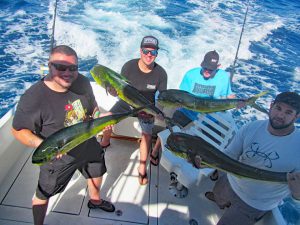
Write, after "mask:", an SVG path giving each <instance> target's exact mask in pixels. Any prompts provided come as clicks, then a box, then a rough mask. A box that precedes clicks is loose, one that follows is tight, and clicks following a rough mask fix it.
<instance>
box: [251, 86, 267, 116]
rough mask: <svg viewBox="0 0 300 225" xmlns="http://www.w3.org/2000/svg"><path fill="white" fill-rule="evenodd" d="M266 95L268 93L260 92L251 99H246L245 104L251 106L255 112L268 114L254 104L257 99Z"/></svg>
mask: <svg viewBox="0 0 300 225" xmlns="http://www.w3.org/2000/svg"><path fill="white" fill-rule="evenodd" d="M267 93H268V91H263V92H261V93H259V94H257V95H254V96H253V97H251V98H248V99H247V102H248V103H249V105H251V106H252V107H253V108H255V109H256V110H258V111H260V112H263V113H266V114H268V113H269V112H268V111H267V110H266V109H265V108H263V107H261V106H259V105H257V104H256V103H255V101H256V100H257V99H258V98H260V97H261V96H263V95H265V94H267Z"/></svg>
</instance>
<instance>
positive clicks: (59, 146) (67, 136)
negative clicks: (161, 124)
mask: <svg viewBox="0 0 300 225" xmlns="http://www.w3.org/2000/svg"><path fill="white" fill-rule="evenodd" d="M143 108H144V107H142V108H137V109H134V110H131V111H128V112H125V113H118V114H112V115H108V116H104V117H100V118H97V119H92V120H89V121H85V122H80V123H77V124H74V125H72V126H69V127H65V128H62V129H60V130H58V131H56V132H55V133H53V134H52V135H50V136H49V137H47V138H46V139H45V140H44V141H43V142H42V143H41V144H40V145H39V146H38V148H37V149H36V150H35V151H34V153H33V155H32V163H33V164H36V165H42V164H44V163H46V162H48V161H50V160H51V159H53V158H54V157H55V156H56V155H57V154H65V153H67V152H69V151H70V150H72V149H73V148H75V147H76V146H78V145H79V144H81V143H83V142H84V141H86V140H88V139H90V138H92V137H93V136H95V135H96V134H98V133H99V132H100V131H101V130H103V129H104V128H105V127H106V126H108V125H114V124H117V123H118V122H120V121H121V120H123V119H125V118H126V117H128V116H130V115H133V114H135V113H137V112H138V111H140V110H141V109H143Z"/></svg>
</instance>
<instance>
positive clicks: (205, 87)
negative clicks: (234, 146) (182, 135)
mask: <svg viewBox="0 0 300 225" xmlns="http://www.w3.org/2000/svg"><path fill="white" fill-rule="evenodd" d="M219 67H220V64H219V54H218V53H217V52H216V51H215V50H214V51H209V52H207V53H206V54H205V56H204V59H203V60H202V62H201V67H197V68H194V69H191V70H189V71H188V72H187V73H186V74H185V75H184V77H183V79H182V81H181V84H180V86H179V89H180V90H184V91H188V92H190V93H192V94H194V95H197V96H200V97H205V98H215V99H220V98H234V97H235V95H234V94H233V93H232V91H231V84H230V76H229V74H228V73H227V72H225V71H224V70H222V69H219ZM198 114H199V113H198V112H194V111H192V110H188V109H184V108H181V109H178V110H177V111H175V113H174V114H173V120H174V121H175V122H177V123H178V124H180V125H181V126H183V127H184V126H186V125H187V124H189V123H190V122H192V121H194V120H197V119H198ZM160 148H161V145H160V140H159V139H158V140H157V143H156V145H155V147H154V148H153V151H152V155H151V157H152V158H157V156H158V152H159V150H160ZM211 178H212V179H213V180H215V179H216V178H217V173H214V175H212V177H211Z"/></svg>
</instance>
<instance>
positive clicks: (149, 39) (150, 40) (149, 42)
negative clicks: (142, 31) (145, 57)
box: [141, 36, 158, 49]
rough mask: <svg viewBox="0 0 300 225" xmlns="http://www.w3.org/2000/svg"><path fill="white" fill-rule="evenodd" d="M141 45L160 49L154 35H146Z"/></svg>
mask: <svg viewBox="0 0 300 225" xmlns="http://www.w3.org/2000/svg"><path fill="white" fill-rule="evenodd" d="M141 47H144V48H147V47H149V48H155V49H158V40H157V39H156V38H155V37H153V36H146V37H144V38H143V40H142V43H141Z"/></svg>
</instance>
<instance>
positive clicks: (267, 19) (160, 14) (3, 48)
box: [0, 0, 300, 125]
mask: <svg viewBox="0 0 300 225" xmlns="http://www.w3.org/2000/svg"><path fill="white" fill-rule="evenodd" d="M57 4H58V7H57V17H56V26H55V30H54V38H55V43H56V44H67V45H70V46H72V47H73V48H74V49H75V50H76V51H77V52H78V55H79V58H80V62H79V64H80V72H81V73H83V74H84V75H86V76H88V77H89V78H90V79H91V80H92V78H91V76H90V74H89V70H90V69H91V68H92V67H93V65H95V64H96V63H101V64H104V65H106V66H108V67H110V68H112V69H114V70H116V71H120V69H121V66H122V65H123V63H124V62H126V61H127V60H129V59H131V58H134V57H138V56H139V52H138V51H139V45H140V41H141V39H142V37H143V36H145V35H154V36H156V37H157V38H158V39H159V41H160V46H161V50H160V51H159V56H158V58H157V62H158V63H159V64H161V65H162V66H163V67H164V68H165V69H166V71H167V72H168V76H169V84H168V87H169V88H177V87H178V85H179V82H180V80H181V78H182V76H183V75H184V73H185V72H186V71H187V70H189V69H190V68H193V67H197V66H199V64H200V62H201V60H202V58H203V56H204V54H205V52H207V51H210V50H213V49H215V50H217V51H218V52H219V53H220V63H221V64H222V67H223V68H224V69H226V68H227V69H228V68H229V67H230V65H232V64H233V61H234V57H235V54H236V49H237V47H238V42H239V37H240V33H241V29H242V25H243V21H244V15H245V11H246V8H247V4H248V1H246V0H244V1H241V0H206V1H203V0H175V1H174V0H172V1H171V0H164V1H162V0H151V1H149V0H146V1H137V0H127V1H124V0H112V1H104V0H103V1H99V0H91V1H88V0H78V1H72V0H64V1H62V0H58V1H57ZM54 5H55V0H49V1H46V0H45V1H36V0H0V21H1V24H0V60H1V64H0V104H1V108H0V117H1V116H3V115H4V114H5V113H6V112H7V111H8V110H9V109H10V108H12V107H13V106H14V105H15V104H16V103H17V102H18V99H19V97H20V95H21V94H22V93H23V92H24V91H25V90H26V89H27V88H28V87H29V86H30V85H31V84H33V83H34V82H36V81H37V80H38V79H40V67H41V65H44V64H46V63H47V58H48V55H49V50H50V40H51V34H52V25H53V15H54ZM299 22H300V2H299V1H298V0H287V1H283V0H268V1H251V0H249V11H248V15H247V18H246V24H245V27H244V33H243V37H242V41H241V45H240V50H239V54H238V60H237V63H236V70H235V73H234V77H233V78H234V79H233V90H234V91H235V92H236V94H237V96H238V97H243V98H244V97H249V96H251V95H253V94H257V93H259V92H261V91H264V90H268V91H269V93H268V94H267V95H266V96H264V97H262V98H261V99H259V100H258V103H259V104H260V105H262V106H264V107H265V108H268V107H269V104H270V102H271V101H272V99H273V98H274V96H275V95H276V94H277V93H279V92H282V91H287V90H293V91H298V92H299V89H300V88H299V87H300V85H299V81H300V65H299V64H300V60H299V59H300V58H299V57H300V56H299V55H300V28H299ZM234 114H235V116H236V118H238V120H237V122H238V124H239V125H241V124H243V123H245V122H246V121H249V120H254V119H261V118H266V115H264V114H262V113H260V112H257V111H256V110H254V109H252V108H246V109H243V110H240V111H236V112H234Z"/></svg>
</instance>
